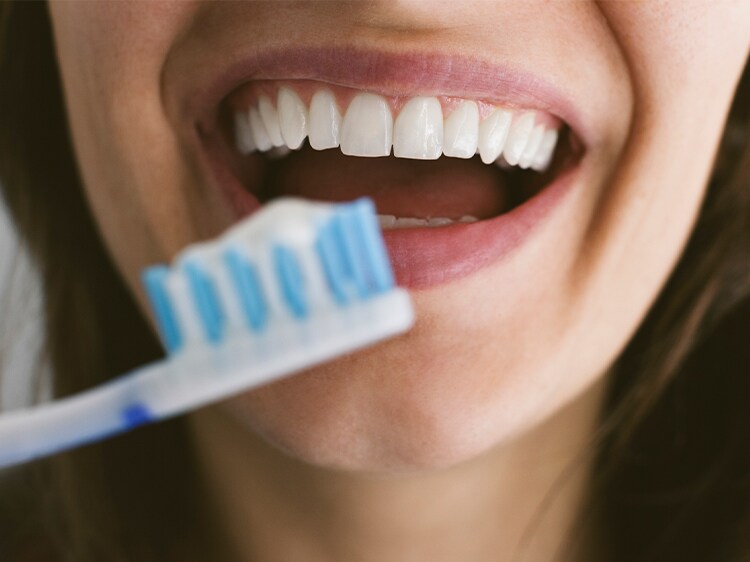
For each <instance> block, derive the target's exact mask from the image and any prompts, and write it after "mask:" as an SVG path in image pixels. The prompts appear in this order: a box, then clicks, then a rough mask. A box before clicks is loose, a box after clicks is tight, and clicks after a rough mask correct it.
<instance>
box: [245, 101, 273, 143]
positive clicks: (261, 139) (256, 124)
mask: <svg viewBox="0 0 750 562" xmlns="http://www.w3.org/2000/svg"><path fill="white" fill-rule="evenodd" d="M248 120H249V122H250V131H251V132H252V133H253V140H254V141H255V146H256V147H257V148H258V150H260V151H261V152H264V151H266V150H268V149H269V148H271V147H272V146H273V143H272V142H271V139H270V138H269V137H268V133H267V132H266V126H265V125H264V124H263V120H262V119H261V117H260V113H259V112H258V110H257V109H255V108H254V107H253V108H252V109H251V110H250V112H249V114H248Z"/></svg>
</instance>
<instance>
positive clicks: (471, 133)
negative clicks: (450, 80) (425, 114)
mask: <svg viewBox="0 0 750 562" xmlns="http://www.w3.org/2000/svg"><path fill="white" fill-rule="evenodd" d="M478 139H479V108H478V107H477V104H476V103H474V102H473V101H465V102H462V103H461V105H459V106H458V107H457V108H456V109H454V110H453V113H451V114H450V115H449V116H448V118H447V119H446V120H445V129H444V134H443V154H445V155H446V156H453V157H455V158H471V157H472V156H474V155H475V154H476V153H477V142H478Z"/></svg>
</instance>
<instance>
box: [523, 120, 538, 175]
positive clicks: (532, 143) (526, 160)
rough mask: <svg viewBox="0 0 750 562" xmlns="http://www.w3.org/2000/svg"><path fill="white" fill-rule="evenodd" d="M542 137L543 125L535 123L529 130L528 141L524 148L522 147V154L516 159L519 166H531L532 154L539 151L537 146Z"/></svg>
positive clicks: (524, 167) (525, 167)
mask: <svg viewBox="0 0 750 562" xmlns="http://www.w3.org/2000/svg"><path fill="white" fill-rule="evenodd" d="M543 139H544V127H543V126H542V125H537V126H536V127H534V130H533V131H532V132H531V136H530V137H529V142H528V143H527V144H526V148H524V149H523V154H521V158H520V159H519V160H518V167H519V168H521V169H522V170H525V169H527V168H528V167H529V166H531V162H532V161H533V160H534V156H536V153H537V152H538V151H539V147H540V146H541V145H542V140H543Z"/></svg>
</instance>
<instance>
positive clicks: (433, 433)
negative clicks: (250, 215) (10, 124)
mask: <svg viewBox="0 0 750 562" xmlns="http://www.w3.org/2000/svg"><path fill="white" fill-rule="evenodd" d="M50 8H51V12H52V19H53V25H54V32H55V39H56V45H57V53H58V58H59V62H60V67H61V71H62V79H63V84H64V90H65V94H66V100H67V110H68V115H69V119H70V126H71V130H72V135H73V141H74V145H75V150H76V156H77V159H78V163H79V167H80V171H81V175H82V178H83V182H84V185H85V189H86V193H87V196H88V199H89V201H90V204H91V208H92V211H93V214H94V216H95V218H96V221H97V223H98V225H99V228H100V231H101V235H102V236H103V238H104V240H105V242H106V244H107V246H108V248H109V250H110V252H111V255H112V258H113V260H114V262H115V263H116V265H117V266H118V268H119V271H120V272H121V274H122V276H123V277H124V279H125V281H126V282H127V284H128V285H129V287H130V288H131V289H132V291H133V292H134V293H135V295H136V296H137V298H138V301H139V302H140V304H141V306H142V308H143V310H144V311H146V310H147V305H146V300H145V297H144V293H143V291H142V289H141V288H140V285H139V273H140V271H141V270H142V269H143V268H144V267H145V266H147V265H151V264H153V263H156V262H167V261H169V260H170V259H171V258H172V256H174V254H175V253H176V252H177V251H178V250H179V249H181V248H183V247H184V246H185V245H187V244H190V243H192V242H195V241H197V240H200V239H205V238H209V237H212V236H215V235H217V234H218V233H220V232H222V231H223V230H224V229H225V228H227V227H228V226H229V225H230V224H232V223H233V222H235V221H236V220H238V219H239V217H240V216H242V215H243V213H247V212H248V211H250V210H252V208H253V207H254V206H256V205H257V203H256V196H257V197H258V198H260V199H261V200H264V199H266V198H268V197H272V196H275V195H279V194H297V195H302V196H305V197H308V198H312V199H325V200H348V199H353V198H355V197H357V196H360V195H370V196H372V197H373V198H374V200H375V202H376V204H377V206H378V208H379V210H380V212H381V213H383V214H392V215H396V216H399V217H417V218H428V217H447V218H458V217H461V216H464V215H473V216H476V217H478V218H480V219H481V220H480V221H478V222H475V223H462V224H459V225H452V226H451V225H449V226H443V227H436V228H433V227H417V228H419V229H421V232H420V233H418V232H417V231H416V230H415V231H411V234H409V233H406V234H404V232H403V231H401V232H399V231H397V230H393V231H390V232H388V233H387V235H386V236H387V239H388V240H389V242H388V244H389V249H390V250H391V254H392V257H393V262H394V267H395V269H396V273H397V276H398V279H399V281H400V282H401V283H403V284H405V285H407V286H409V287H410V290H411V295H412V297H413V301H414V304H415V308H416V317H417V322H416V326H415V328H414V329H413V330H412V331H410V332H409V333H407V334H405V335H402V336H400V337H397V338H395V339H392V340H390V341H387V342H385V343H382V344H380V345H377V346H375V347H372V348H369V349H367V350H364V351H361V352H358V353H355V354H353V355H350V356H347V357H345V358H342V359H338V360H335V361H332V362H330V363H327V364H325V365H321V366H318V367H315V368H312V369H309V370H307V371H305V372H304V373H302V374H300V375H298V376H295V377H291V378H287V379H284V380H282V381H279V382H276V383H273V384H270V385H267V386H265V387H262V388H259V389H257V390H254V391H252V392H248V393H246V394H243V395H241V396H237V397H235V398H233V399H231V400H229V401H227V402H225V403H223V404H222V405H220V406H219V407H218V408H219V410H220V411H221V412H223V413H224V414H226V415H227V418H228V419H231V420H233V422H236V423H237V424H238V427H242V428H244V429H245V430H246V431H252V432H256V433H257V434H259V435H261V436H262V437H264V438H265V439H267V440H268V441H269V442H271V443H273V444H274V445H276V446H278V447H280V448H282V449H284V450H285V451H286V452H288V453H289V454H291V455H294V456H296V457H298V458H300V459H303V460H305V461H308V462H311V463H315V464H319V465H321V466H329V467H339V468H351V469H368V470H403V469H415V468H432V467H438V466H447V465H451V464H454V463H457V462H459V461H462V460H466V459H469V458H472V457H475V456H477V455H479V454H481V453H483V452H485V451H487V450H489V449H490V448H492V447H495V446H499V445H502V444H504V443H508V442H509V441H510V440H511V439H513V438H514V437H516V436H519V435H522V434H524V433H525V432H527V431H529V430H530V429H531V428H533V427H534V426H537V425H538V424H540V423H541V422H543V421H544V420H546V419H550V417H551V416H553V415H554V414H555V413H557V412H560V411H562V410H563V407H564V406H565V405H567V404H569V403H571V402H572V401H573V399H575V398H576V397H580V396H583V395H585V394H584V393H585V392H586V391H587V390H589V389H592V388H594V387H595V383H596V382H597V381H600V380H602V378H603V377H604V374H605V372H606V371H607V369H608V367H609V366H610V364H611V363H612V362H613V360H614V359H615V358H616V357H617V355H618V354H619V353H620V352H621V351H622V349H623V347H624V346H625V345H626V343H627V341H628V339H629V338H630V337H631V335H632V334H633V332H634V330H635V329H636V327H637V326H638V324H639V322H640V321H641V320H642V319H643V317H644V315H645V314H646V312H647V311H648V309H649V307H650V305H651V304H652V302H653V301H654V299H655V297H656V296H657V294H658V292H659V290H660V288H661V287H662V285H663V284H664V282H665V279H666V278H667V276H668V275H669V273H670V271H671V269H672V268H673V266H674V264H675V262H676V260H677V259H678V258H679V255H680V252H681V250H682V248H683V246H684V244H685V242H686V240H687V238H688V236H689V233H690V231H691V228H692V226H693V223H694V221H695V218H696V215H697V213H698V210H699V207H700V203H701V200H702V197H703V195H704V192H705V186H706V181H707V176H708V173H709V170H710V167H711V164H712V160H713V157H714V153H715V150H716V148H717V144H718V139H719V137H720V134H721V132H722V129H723V124H724V119H725V117H726V112H727V110H728V107H729V104H730V101H731V97H732V95H733V91H734V87H735V84H736V81H737V79H738V77H739V74H740V72H741V70H742V67H743V65H744V62H745V59H746V56H747V52H748V32H747V30H748V22H749V21H750V3H747V2H743V1H741V0H737V1H735V2H730V1H727V2H721V3H707V2H687V1H685V0H675V1H672V2H669V1H664V2H655V1H654V2H612V3H593V2H542V3H538V4H537V3H534V2H528V1H524V2H520V1H519V2H498V3H490V2H486V1H476V2H425V1H423V0H418V1H417V0H401V1H389V2H367V3H365V2H353V3H334V2H294V3H286V2H248V3H236V4H235V3H225V2H201V1H193V2H175V3H160V2H148V3H140V2H127V3H126V2H116V3H109V2H103V3H94V4H91V3H50ZM326 89H327V90H329V91H330V92H331V93H332V95H333V99H334V102H333V105H331V104H330V103H324V102H325V101H326V100H325V96H324V94H319V93H318V92H321V91H323V90H326ZM281 90H284V91H285V92H286V94H284V95H287V96H288V98H287V101H288V100H292V101H294V102H295V103H296V100H295V98H294V96H295V95H296V96H298V97H299V101H301V102H302V104H303V105H304V108H305V111H308V108H309V105H310V103H312V99H313V96H314V95H317V97H318V98H319V100H318V101H319V102H320V104H319V107H318V108H317V109H316V111H315V115H314V116H313V111H312V110H309V111H310V112H309V113H308V114H307V119H308V125H309V127H313V119H315V120H316V121H315V123H316V125H315V127H316V129H315V133H314V134H315V135H316V136H315V139H316V140H315V144H316V145H317V146H318V147H321V146H325V145H326V142H331V143H334V142H335V140H331V139H335V138H336V137H335V135H333V130H332V125H333V123H334V122H335V121H334V117H332V116H331V115H332V114H331V111H332V108H333V107H336V108H337V109H338V110H339V111H340V113H341V115H342V116H343V123H342V124H341V125H340V130H339V133H340V134H339V137H338V140H339V141H340V142H341V144H342V146H341V148H332V149H329V150H313V149H312V148H310V147H309V146H307V145H304V147H303V148H302V150H300V151H299V152H293V153H292V154H290V155H287V156H281V157H279V155H276V157H275V158H274V157H273V156H272V155H269V153H268V152H259V151H255V152H253V153H250V154H244V155H243V154H241V151H240V150H239V149H238V146H237V144H236V142H235V132H234V131H233V127H234V123H233V115H235V114H237V113H241V114H242V115H250V114H252V113H254V112H255V111H257V109H256V108H258V107H259V104H260V105H261V106H263V105H264V104H265V102H261V99H260V98H261V97H262V96H268V99H269V100H271V104H270V105H271V106H275V105H276V99H275V98H276V95H277V93H278V92H279V91H281ZM289 91H291V92H293V95H291V96H289V95H288V94H289ZM364 91H368V92H371V93H375V94H377V95H379V96H382V97H380V98H373V97H369V98H368V97H366V96H360V95H359V94H360V93H361V92H364ZM418 96H426V97H428V98H429V99H427V100H422V101H423V102H424V103H422V104H421V105H420V101H419V100H417V101H415V102H413V103H412V104H411V108H412V113H411V116H409V114H408V113H407V109H409V107H410V106H409V105H408V103H409V102H410V100H412V98H415V97H418ZM320 100H323V101H320ZM373 100H374V101H373ZM368 101H369V102H370V103H372V104H374V105H372V106H370V107H369V108H367V107H365V109H360V110H359V111H360V113H359V114H356V112H355V111H352V112H348V109H349V107H350V104H352V105H353V104H354V103H355V102H356V103H359V104H360V105H362V106H367V102H368ZM462 101H468V102H477V105H476V107H478V109H479V115H480V118H481V119H483V120H488V119H491V118H493V116H494V118H496V119H497V121H496V123H495V125H494V126H495V129H494V133H493V132H492V131H491V130H490V128H489V125H488V124H485V123H484V121H482V125H481V126H480V127H479V146H478V150H479V151H480V153H481V152H482V151H484V152H485V153H486V154H487V155H488V156H487V157H486V159H487V160H490V161H492V160H493V159H494V157H495V156H497V147H498V146H499V145H498V144H497V143H498V142H500V141H499V140H498V139H499V138H500V136H502V130H503V126H504V125H503V124H504V123H505V124H507V123H508V121H507V119H510V127H511V132H510V136H509V138H506V144H505V150H506V154H507V156H506V157H505V158H506V159H507V160H509V161H511V162H513V161H514V156H513V150H515V151H516V152H517V153H519V151H520V153H519V154H520V155H522V152H525V151H526V148H527V147H528V143H529V142H530V140H529V139H530V138H533V137H534V135H533V134H532V135H531V137H524V136H523V135H522V134H521V131H522V129H523V125H522V124H519V125H518V126H516V124H517V123H521V122H522V121H521V117H522V116H523V115H524V112H527V111H532V110H535V111H536V112H537V114H536V117H535V121H533V123H534V125H535V127H536V125H537V124H541V125H543V126H544V127H545V128H544V129H539V130H540V131H545V130H551V129H558V130H559V131H560V140H559V142H558V144H557V146H556V148H555V152H554V155H555V156H554V161H553V164H552V166H551V167H550V169H549V171H548V172H546V173H545V174H541V173H539V172H536V171H534V170H531V169H530V170H526V171H523V172H519V171H515V172H505V171H502V170H501V169H500V168H499V167H496V166H494V165H493V164H492V163H490V164H484V163H483V162H482V161H481V159H480V157H479V156H477V157H475V158H474V159H472V160H468V159H466V158H458V157H450V158H449V157H442V158H440V159H439V160H431V161H417V160H414V159H404V158H396V157H394V156H391V157H389V158H366V157H363V156H344V155H343V154H342V151H343V152H349V153H352V152H354V153H355V154H356V153H361V152H368V151H369V152H377V151H381V150H387V149H388V146H386V147H385V148H384V147H383V146H384V145H383V142H386V144H387V141H383V140H382V139H383V138H385V137H383V136H382V135H381V138H380V141H378V142H379V143H380V144H378V142H375V143H374V144H368V142H367V141H366V136H367V135H366V134H365V133H366V132H367V131H368V129H367V128H365V127H364V126H363V124H362V122H361V120H362V119H364V120H366V119H368V118H371V117H372V115H374V114H375V113H376V111H375V110H376V109H379V110H380V111H381V113H380V114H379V115H380V118H381V121H378V123H379V125H377V126H381V125H383V123H386V122H387V120H388V117H387V112H390V113H391V115H392V118H393V119H394V121H395V125H394V126H393V138H394V139H395V140H394V142H395V143H396V152H397V153H400V154H407V155H412V156H414V155H415V154H418V153H422V154H423V155H425V154H426V153H429V152H430V150H431V149H434V146H435V145H434V144H430V142H431V140H434V137H431V136H429V135H430V133H429V127H426V126H422V127H420V125H419V119H417V118H415V117H414V116H415V115H419V114H422V115H427V114H429V113H430V112H433V114H434V112H435V111H437V117H436V118H435V120H433V121H429V123H431V124H432V125H433V126H434V125H435V124H437V126H439V125H440V124H442V125H443V126H444V132H445V134H444V137H443V142H444V146H443V148H444V150H446V151H447V152H450V151H451V149H450V147H449V142H453V143H454V144H453V146H454V147H458V148H454V149H452V150H453V151H454V152H456V153H459V152H460V150H461V148H460V147H459V145H461V146H463V147H464V148H463V149H465V145H464V144H461V142H464V141H465V140H466V139H469V141H471V139H472V138H473V134H474V133H472V131H474V130H475V128H472V127H474V126H475V124H476V122H477V121H476V120H477V118H476V116H474V115H475V114H474V113H473V111H474V107H475V106H474V104H472V103H467V104H464V105H461V102H462ZM316 103H317V102H316ZM290 107H295V105H294V104H291V106H290ZM383 108H385V110H383ZM435 108H437V109H435ZM459 109H461V111H465V112H466V115H468V118H467V119H469V120H468V121H466V122H467V123H469V125H465V126H464V127H463V128H461V127H459V126H458V125H457V124H458V123H459V118H458V117H455V118H454V120H453V121H450V122H449V117H450V115H451V114H452V112H457V111H459ZM503 109H505V110H507V111H508V113H505V112H502V111H501V110H503ZM250 110H253V111H250ZM368 111H372V112H373V113H372V114H368V113H367V112H368ZM382 111H385V113H383V112H382ZM362 112H364V113H362ZM420 112H421V113H420ZM441 112H442V119H441V118H440V115H441ZM272 113H273V111H270V112H269V111H267V107H266V108H265V109H264V114H263V115H260V113H256V114H255V119H256V121H257V120H258V118H259V119H260V123H266V124H267V125H261V126H260V127H257V129H256V130H255V131H254V133H251V134H250V138H252V139H253V144H256V145H257V146H259V147H261V148H262V145H263V142H262V141H263V140H264V139H263V134H262V133H263V131H264V130H265V132H266V133H267V135H268V137H269V138H271V140H272V141H273V140H274V131H273V126H272V123H273V121H272V119H269V115H271V114H272ZM293 114H294V112H291V113H289V114H287V113H285V114H284V115H293ZM402 114H403V115H404V116H403V117H402V118H401V119H399V117H400V116H401V115H402ZM363 115H364V117H363ZM456 115H459V114H458V113H457V114H456ZM259 116H260V117H259ZM384 116H385V117H384ZM472 116H473V117H472ZM472 118H473V119H474V121H471V119H472ZM264 119H267V121H264ZM284 119H287V118H286V117H284ZM462 119H463V118H462ZM503 119H505V121H503ZM527 121H528V120H527ZM528 122H531V121H528ZM285 123H287V125H285V127H286V129H285V133H284V135H283V139H286V140H287V142H288V140H289V139H290V138H292V137H294V134H293V130H294V128H293V126H292V125H291V124H290V123H292V121H285ZM472 123H474V125H472ZM423 124H424V122H423ZM256 125H257V123H256ZM264 127H266V128H265V129H264ZM373 127H375V126H373ZM310 130H311V131H312V129H310ZM289 131H292V132H289ZM451 131H452V132H451ZM456 131H458V132H459V133H461V134H460V135H458V136H456V134H457V133H456ZM514 131H515V132H514ZM531 131H532V133H533V132H534V129H531ZM381 133H382V131H381ZM311 134H312V133H311ZM493 134H494V135H496V136H495V137H492V135H493ZM253 135H255V136H253ZM451 135H453V136H451ZM370 136H372V135H370ZM547 136H548V137H549V136H550V135H547ZM537 137H538V138H539V139H541V138H543V137H542V133H541V132H540V133H538V134H537ZM492 138H494V139H495V141H497V142H496V143H495V144H494V145H493V144H492V143H493V142H495V141H493V140H492ZM245 139H246V137H241V139H240V140H241V141H242V142H245ZM405 139H406V140H405ZM451 139H453V140H451ZM457 139H458V140H457ZM513 139H515V141H514V140H513ZM459 140H460V141H461V142H459ZM500 140H501V139H500ZM454 141H455V142H454ZM469 141H467V142H469ZM474 142H476V141H474ZM514 142H515V143H516V144H515V145H514V146H516V148H515V149H511V148H509V147H510V146H511V145H513V144H514ZM483 143H484V144H483ZM524 143H526V145H524ZM292 144H293V143H292ZM469 146H470V148H469V149H465V150H468V151H469V152H473V151H474V148H473V147H474V146H475V145H472V144H471V142H469ZM524 146H525V147H526V148H524ZM425 147H427V148H425ZM493 147H494V150H495V152H494V153H493ZM246 148H248V147H246ZM522 148H523V150H522V151H521V149H522ZM41 149H42V150H43V147H42V148H41ZM438 149H439V147H438ZM420 151H421V152H420ZM425 151H426V152H425ZM519 154H517V156H518V155H519ZM482 156H485V154H482ZM533 156H534V155H533V154H532V153H531V152H530V149H529V152H528V153H527V154H526V155H525V158H526V160H527V163H529V162H532V163H533V158H532V157H533ZM529 159H531V160H529ZM536 162H537V164H539V165H538V166H537V167H543V164H544V162H543V158H542V157H541V156H538V153H537V159H536ZM532 167H533V166H532ZM518 169H519V167H518V166H515V167H513V168H512V170H518ZM522 186H525V187H522ZM269 190H270V192H272V193H270V194H269ZM249 193H252V194H254V195H250V194H249ZM409 236H411V238H409ZM407 238H408V239H409V240H412V242H409V241H408V240H406V239H407ZM405 240H406V241H405Z"/></svg>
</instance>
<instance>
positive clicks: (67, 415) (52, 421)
mask: <svg viewBox="0 0 750 562" xmlns="http://www.w3.org/2000/svg"><path fill="white" fill-rule="evenodd" d="M164 369H165V367H164V364H163V363H154V364H152V365H148V366H146V367H144V368H141V369H138V370H137V371H134V372H133V373H131V374H129V375H127V376H124V377H119V378H117V379H115V380H113V381H111V382H109V383H107V384H103V385H101V386H98V387H96V388H94V389H91V390H89V391H87V392H83V393H81V394H77V395H75V396H72V397H70V398H65V399H62V400H59V401H55V402H51V403H49V404H43V405H40V406H37V407H34V408H29V409H25V410H20V411H18V412H9V413H7V414H3V416H2V417H0V468H3V467H6V466H10V465H12V464H17V463H21V462H25V461H29V460H32V459H35V458H39V457H43V456H46V455H49V454H52V453H56V452H59V451H64V450H66V449H70V448H72V447H76V446H78V445H83V444H86V443H90V442H93V441H97V440H99V439H103V438H105V437H109V436H111V435H115V434H117V433H121V432H124V431H127V430H129V429H132V428H133V427H136V426H138V425H141V424H143V423H147V422H150V421H153V417H152V415H151V412H150V411H149V410H148V408H147V406H146V405H144V404H143V403H142V402H140V401H139V400H138V397H139V396H140V395H141V393H140V392H139V387H140V381H141V380H143V379H144V378H151V377H154V376H157V378H158V375H159V373H161V372H162V371H164Z"/></svg>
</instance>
